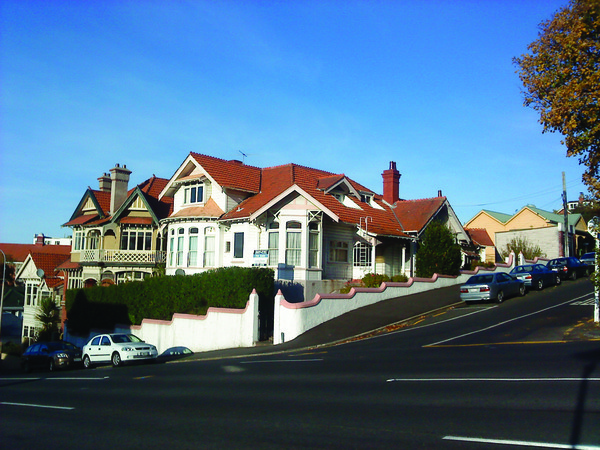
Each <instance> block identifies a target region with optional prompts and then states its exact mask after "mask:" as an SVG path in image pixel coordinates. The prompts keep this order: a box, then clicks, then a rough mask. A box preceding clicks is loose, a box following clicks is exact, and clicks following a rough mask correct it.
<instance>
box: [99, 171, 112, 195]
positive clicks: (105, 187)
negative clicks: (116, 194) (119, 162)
mask: <svg viewBox="0 0 600 450" xmlns="http://www.w3.org/2000/svg"><path fill="white" fill-rule="evenodd" d="M98 184H99V185H100V191H101V192H110V174H108V173H105V174H104V175H102V176H101V177H100V178H98Z"/></svg>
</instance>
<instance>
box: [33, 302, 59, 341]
mask: <svg viewBox="0 0 600 450" xmlns="http://www.w3.org/2000/svg"><path fill="white" fill-rule="evenodd" d="M35 318H36V319H37V320H38V321H39V322H40V323H41V324H42V328H41V330H40V333H39V340H50V339H52V336H53V334H54V333H56V332H57V331H58V324H59V323H60V310H59V309H58V307H57V306H56V303H55V302H54V300H53V299H52V297H42V301H41V302H40V305H39V306H38V311H37V314H36V316H35Z"/></svg>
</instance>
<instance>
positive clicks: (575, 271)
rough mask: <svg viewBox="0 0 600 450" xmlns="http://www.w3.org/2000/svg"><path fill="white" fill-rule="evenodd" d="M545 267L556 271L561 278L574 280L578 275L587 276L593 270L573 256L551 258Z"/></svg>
mask: <svg viewBox="0 0 600 450" xmlns="http://www.w3.org/2000/svg"><path fill="white" fill-rule="evenodd" d="M546 267H548V269H551V270H555V271H557V272H558V273H559V274H560V277H561V278H562V279H563V280H565V279H567V278H570V279H571V280H576V279H577V278H579V277H584V276H587V275H589V274H590V273H592V272H593V269H592V268H591V267H590V266H588V265H587V264H584V263H582V262H581V261H579V260H578V259H577V258H575V257H574V256H568V257H564V258H556V259H553V260H551V261H548V264H546Z"/></svg>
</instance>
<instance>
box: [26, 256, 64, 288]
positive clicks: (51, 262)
mask: <svg viewBox="0 0 600 450" xmlns="http://www.w3.org/2000/svg"><path fill="white" fill-rule="evenodd" d="M31 259H33V262H34V263H35V266H36V267H37V268H38V269H42V270H43V271H44V274H45V275H44V281H45V282H46V284H47V285H48V287H51V288H52V287H56V286H58V285H60V284H61V283H62V278H61V277H59V272H60V271H59V269H58V267H59V266H60V265H61V264H63V263H65V262H66V261H69V260H70V259H71V254H70V252H69V254H68V255H64V254H60V253H47V252H40V253H38V252H31Z"/></svg>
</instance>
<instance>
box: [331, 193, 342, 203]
mask: <svg viewBox="0 0 600 450" xmlns="http://www.w3.org/2000/svg"><path fill="white" fill-rule="evenodd" d="M331 195H333V196H334V197H335V198H336V199H337V201H339V202H340V203H344V194H341V193H339V192H332V193H331Z"/></svg>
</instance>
